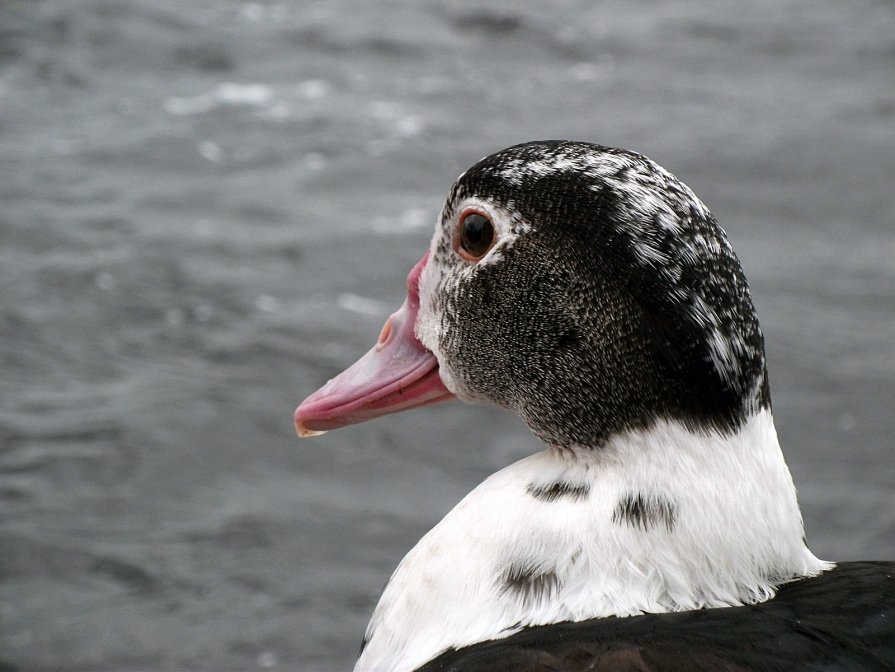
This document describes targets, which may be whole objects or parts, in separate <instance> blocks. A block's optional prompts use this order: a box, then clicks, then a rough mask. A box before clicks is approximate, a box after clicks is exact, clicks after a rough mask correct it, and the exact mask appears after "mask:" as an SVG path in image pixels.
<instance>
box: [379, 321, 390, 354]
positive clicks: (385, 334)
mask: <svg viewBox="0 0 895 672" xmlns="http://www.w3.org/2000/svg"><path fill="white" fill-rule="evenodd" d="M391 335H392V318H391V317H389V318H388V319H387V320H386V321H385V324H383V325H382V331H380V332H379V340H377V341H376V345H377V346H379V347H382V346H383V345H385V344H386V342H388V339H389V336H391Z"/></svg>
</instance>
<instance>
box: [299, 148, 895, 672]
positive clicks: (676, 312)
mask: <svg viewBox="0 0 895 672" xmlns="http://www.w3.org/2000/svg"><path fill="white" fill-rule="evenodd" d="M454 399H457V400H460V401H464V402H471V403H487V404H494V405H497V406H499V407H502V408H505V409H507V410H509V411H512V412H514V413H515V414H517V415H518V416H519V417H520V418H521V419H522V420H523V421H524V422H525V424H526V425H527V426H528V428H529V429H530V431H531V432H532V433H533V434H534V435H535V436H536V437H537V438H538V439H540V441H541V442H542V443H543V444H544V445H543V449H542V450H541V451H540V452H537V453H535V454H534V455H530V456H528V457H525V458H524V459H522V460H520V461H518V462H516V463H514V464H511V465H509V466H507V467H505V468H504V469H502V470H500V471H498V472H497V473H495V474H494V475H492V476H490V477H489V478H487V479H486V480H485V481H484V482H483V483H482V484H481V485H479V486H478V487H476V488H475V489H474V490H473V491H472V492H470V493H469V494H468V495H467V496H466V497H465V498H463V499H462V501H460V502H459V503H458V504H457V505H456V507H455V508H454V509H453V510H451V511H450V512H449V513H448V514H447V515H446V516H445V517H444V518H443V519H442V520H441V522H439V523H438V524H437V525H436V526H435V527H434V528H433V529H432V530H431V531H429V532H428V533H427V534H426V535H425V536H424V537H423V538H422V539H421V540H420V541H419V542H418V543H417V544H416V546H415V547H414V548H413V549H412V550H411V551H410V552H409V553H408V554H407V555H406V556H405V557H404V559H403V560H402V561H401V563H400V564H399V565H398V567H397V569H396V570H395V571H394V573H393V574H392V576H391V578H390V579H389V581H388V583H387V584H386V586H385V588H384V590H383V592H382V595H381V598H380V600H379V603H378V605H377V606H376V608H375V610H374V612H373V615H372V618H371V620H370V622H369V625H368V627H367V629H366V632H365V635H364V637H363V643H362V646H361V651H360V655H359V658H358V659H357V663H356V666H355V668H354V670H355V672H405V671H410V670H425V671H427V672H434V671H436V670H439V671H448V670H450V671H453V672H460V671H465V672H471V671H482V670H489V671H497V670H507V671H508V670H514V671H516V672H518V671H525V670H531V671H534V670H544V671H546V670H553V671H557V672H572V671H581V670H638V671H666V672H668V671H672V670H792V669H802V670H821V669H823V670H839V669H842V670H884V669H895V562H893V561H889V562H886V561H876V562H869V561H868V562H843V563H838V564H836V563H832V562H828V561H824V560H821V559H819V558H817V557H816V556H815V555H814V554H813V553H812V552H811V550H810V549H809V548H808V546H807V542H806V538H805V531H804V525H803V520H802V515H801V512H800V509H799V505H798V501H797V497H796V489H795V486H794V483H793V479H792V477H791V474H790V471H789V469H788V467H787V465H786V462H785V460H784V457H783V453H782V451H781V448H780V444H779V441H778V437H777V433H776V430H775V426H774V418H773V413H772V405H771V395H770V387H769V380H768V373H767V361H766V357H765V350H764V337H763V334H762V331H761V328H760V326H759V322H758V318H757V317H756V312H755V308H754V305H753V302H752V298H751V295H750V291H749V286H748V283H747V281H746V277H745V275H744V273H743V270H742V267H741V265H740V262H739V260H738V258H737V256H736V254H735V253H734V251H733V249H732V248H731V245H730V243H729V241H728V238H727V235H726V234H725V232H724V231H723V230H722V228H721V227H720V226H719V224H718V223H717V221H716V220H715V217H714V216H713V215H712V213H711V212H710V211H709V209H708V208H707V207H706V206H705V205H704V204H703V203H702V201H700V200H699V198H698V197H697V196H696V195H695V194H694V192H693V191H692V190H691V189H690V188H689V187H688V186H686V185H685V184H684V183H683V182H681V181H680V180H678V179H677V178H676V177H675V176H674V175H672V174H671V173H670V172H668V171H667V170H665V169H664V168H662V167H661V166H659V165H658V164H657V163H655V162H654V161H652V160H650V159H649V158H647V157H645V156H643V155H641V154H638V153H636V152H633V151H628V150H623V149H616V148H610V147H604V146H601V145H596V144H591V143H586V142H573V141H562V140H553V141H536V142H528V143H524V144H520V145H515V146H512V147H508V148H506V149H503V150H501V151H498V152H496V153H494V154H491V155H489V156H487V157H485V158H483V159H481V160H479V161H478V162H477V163H475V164H474V165H473V166H472V167H470V168H469V169H468V170H466V171H465V172H464V173H463V174H462V175H460V177H459V178H458V179H457V180H456V181H455V182H454V184H453V186H452V187H451V188H450V191H449V192H448V196H447V198H446V201H445V203H444V206H443V208H442V210H441V214H440V216H439V217H438V218H437V222H436V227H435V233H434V235H433V237H432V240H431V244H430V245H429V248H428V250H426V251H425V253H424V254H423V256H422V258H421V259H420V260H419V262H418V263H417V264H416V265H415V266H414V267H413V268H412V269H411V271H410V273H409V275H408V277H407V296H406V299H405V301H404V303H403V304H402V305H401V307H400V308H399V309H398V310H397V311H396V312H395V313H394V314H392V315H391V316H390V317H389V318H388V319H387V320H386V322H385V325H384V326H383V328H382V331H381V332H380V334H379V337H378V339H377V341H376V343H375V345H374V346H373V348H372V349H371V350H370V351H369V352H368V353H366V354H365V355H364V356H363V357H361V358H360V359H359V360H358V361H357V362H356V363H355V364H354V365H352V366H350V367H349V368H348V369H346V370H345V371H344V372H343V373H341V374H339V375H338V376H336V377H335V378H333V379H332V380H330V381H328V382H327V383H326V384H325V385H323V386H322V387H321V388H320V389H319V390H317V391H316V392H314V393H313V394H312V395H310V396H309V397H308V398H307V399H306V400H305V401H303V402H302V403H301V405H299V407H298V408H297V409H296V411H295V414H294V423H295V428H296V431H297V432H298V434H299V436H314V435H317V434H320V433H322V432H325V431H330V430H333V429H337V428H340V427H344V426H347V425H352V424H355V423H359V422H365V421H368V420H372V419H374V418H379V417H382V416H385V415H388V414H392V413H396V412H399V411H406V410H411V409H418V408H420V407H424V406H428V405H432V404H436V403H442V402H446V401H450V400H454ZM444 443H448V441H447V440H445V441H444ZM446 447H447V446H445V448H446ZM465 449H466V450H476V447H475V446H471V447H466V448H465Z"/></svg>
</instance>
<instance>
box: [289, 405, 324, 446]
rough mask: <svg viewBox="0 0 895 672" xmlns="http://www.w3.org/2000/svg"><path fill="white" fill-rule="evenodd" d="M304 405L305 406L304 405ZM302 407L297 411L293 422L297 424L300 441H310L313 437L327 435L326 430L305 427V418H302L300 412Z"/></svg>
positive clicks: (296, 430) (296, 429)
mask: <svg viewBox="0 0 895 672" xmlns="http://www.w3.org/2000/svg"><path fill="white" fill-rule="evenodd" d="M302 405H304V404H302ZM300 409H301V407H299V408H297V409H295V415H294V416H293V421H294V423H295V433H296V434H297V435H298V438H300V439H310V438H311V437H313V436H320V435H321V434H326V430H321V429H311V428H310V427H307V426H306V425H305V418H303V417H301V414H300V413H299V410H300Z"/></svg>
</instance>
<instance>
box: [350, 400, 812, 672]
mask: <svg viewBox="0 0 895 672" xmlns="http://www.w3.org/2000/svg"><path fill="white" fill-rule="evenodd" d="M828 566H829V565H828V564H827V563H823V562H822V561H820V560H818V559H817V558H815V557H814V555H813V554H812V553H811V552H810V551H809V550H808V549H807V547H806V546H805V542H804V535H803V525H802V518H801V514H800V512H799V508H798V503H797V501H796V495H795V487H794V486H793V482H792V478H791V476H790V473H789V470H788V469H787V467H786V463H785V462H784V460H783V455H782V453H781V451H780V446H779V444H778V441H777V434H776V431H775V429H774V423H773V418H772V416H771V413H770V410H769V409H763V410H761V411H759V412H758V413H756V414H755V415H753V416H751V417H750V418H749V419H747V420H746V421H745V422H744V423H743V424H742V426H741V427H740V428H739V429H738V431H737V432H736V433H733V434H730V435H721V434H718V433H715V432H709V433H698V432H693V431H690V430H689V429H687V428H686V427H685V426H684V425H683V424H681V423H678V422H674V421H658V422H656V423H654V424H653V425H652V426H651V427H650V428H649V429H646V430H640V431H632V432H627V433H624V434H620V435H617V436H615V437H613V438H611V439H610V440H609V441H607V442H606V443H605V444H604V445H603V446H601V447H600V448H596V449H585V448H576V449H572V450H569V449H562V450H558V449H553V448H548V449H547V450H545V451H543V452H541V453H538V454H536V455H533V456H531V457H528V458H526V459H523V460H521V461H520V462H517V463H515V464H513V465H511V466H509V467H507V468H506V469H503V470H501V471H499V472H498V473H496V474H494V475H493V476H491V477H490V478H489V479H487V480H486V481H485V482H484V483H482V484H481V485H480V486H479V487H478V488H476V489H475V490H473V491H472V492H471V493H470V494H469V495H468V496H467V497H466V498H465V499H464V500H463V501H461V502H460V504H458V505H457V507H456V508H455V509H454V510H453V511H451V512H450V513H449V514H448V515H447V516H446V517H445V518H444V519H443V520H442V521H441V522H440V523H439V524H438V525H437V526H436V527H435V528H433V530H432V531H430V532H429V533H428V534H427V535H426V536H425V537H423V539H422V540H421V541H420V542H419V543H418V544H417V546H416V547H415V548H414V549H413V550H411V552H410V553H409V554H408V555H407V556H406V557H405V559H404V560H403V561H402V563H401V565H400V566H399V567H398V569H397V570H396V571H395V573H394V575H393V576H392V578H391V580H390V582H389V583H388V585H387V586H386V589H385V591H384V592H383V595H382V598H381V600H380V603H379V605H378V606H377V608H376V611H375V612H374V615H373V619H372V620H371V622H370V626H369V628H368V630H367V638H366V644H365V649H364V651H363V653H362V656H361V658H360V660H359V661H358V667H357V668H356V670H358V671H360V670H403V669H414V668H415V667H417V666H419V665H422V664H423V663H425V662H426V661H427V660H430V659H431V658H433V657H435V656H436V655H438V653H440V652H441V651H444V650H446V649H448V648H459V647H462V646H466V645H469V644H473V643H476V642H480V641H484V640H488V639H495V638H500V637H504V636H507V635H509V634H512V633H513V632H516V631H518V630H519V629H521V628H523V627H525V626H529V625H544V624H549V623H557V622H561V621H581V620H586V619H590V618H596V617H606V616H630V615H634V614H640V613H644V612H650V613H656V612H668V611H681V610H690V609H699V608H704V607H722V606H733V605H740V604H748V603H755V602H760V601H763V600H766V599H768V598H770V597H772V596H773V595H774V593H775V590H776V587H777V586H778V585H780V584H781V583H784V582H786V581H790V580H793V579H796V578H799V577H804V576H809V575H813V574H816V573H818V572H820V571H822V570H823V569H825V568H827V567H828Z"/></svg>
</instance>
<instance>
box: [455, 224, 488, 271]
mask: <svg viewBox="0 0 895 672" xmlns="http://www.w3.org/2000/svg"><path fill="white" fill-rule="evenodd" d="M457 243H458V248H459V249H458V250H457V251H458V252H459V253H460V256H462V257H464V258H465V259H469V260H471V261H477V260H479V259H481V258H482V257H484V256H485V253H486V252H487V251H488V250H490V249H491V245H493V244H494V226H493V225H492V224H491V220H489V219H488V218H487V217H485V216H484V215H482V214H481V213H478V212H470V213H468V214H465V215H463V217H462V218H461V219H460V227H459V236H458V241H457Z"/></svg>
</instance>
